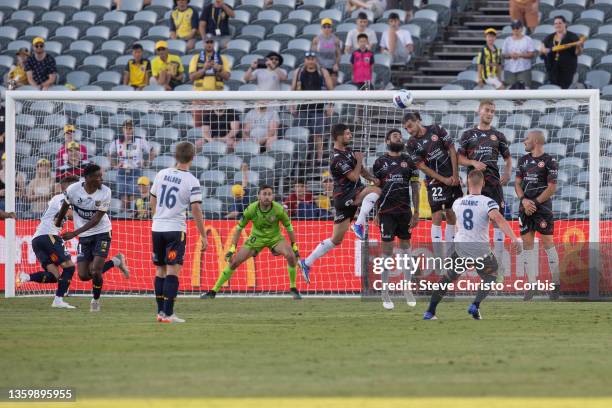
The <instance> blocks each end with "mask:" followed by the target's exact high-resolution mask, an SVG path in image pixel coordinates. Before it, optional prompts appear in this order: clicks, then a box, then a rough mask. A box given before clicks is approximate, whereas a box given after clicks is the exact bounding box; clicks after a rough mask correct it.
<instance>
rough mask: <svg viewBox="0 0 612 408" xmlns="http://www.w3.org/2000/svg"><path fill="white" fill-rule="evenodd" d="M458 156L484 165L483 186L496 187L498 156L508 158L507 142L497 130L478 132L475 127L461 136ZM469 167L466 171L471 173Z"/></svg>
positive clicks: (498, 180)
mask: <svg viewBox="0 0 612 408" xmlns="http://www.w3.org/2000/svg"><path fill="white" fill-rule="evenodd" d="M459 154H462V155H464V156H465V157H467V158H468V159H470V160H476V161H479V162H482V163H484V164H486V166H487V168H486V169H485V170H484V176H485V184H486V185H490V186H496V185H499V184H500V176H499V167H497V160H498V159H499V156H501V157H503V158H504V159H506V158H508V157H510V150H508V140H507V139H506V136H504V134H503V133H501V132H500V131H498V130H497V129H494V128H491V129H489V130H480V129H478V128H477V127H475V128H472V129H469V130H466V131H465V132H463V135H462V136H461V141H460V143H459ZM472 169H473V167H472V166H470V167H469V168H468V171H472Z"/></svg>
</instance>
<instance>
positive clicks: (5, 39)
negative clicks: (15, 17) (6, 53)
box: [0, 26, 19, 48]
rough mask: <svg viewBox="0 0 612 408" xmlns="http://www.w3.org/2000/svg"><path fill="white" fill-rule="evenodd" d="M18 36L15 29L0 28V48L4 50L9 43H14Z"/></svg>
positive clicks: (8, 27) (17, 31) (9, 27)
mask: <svg viewBox="0 0 612 408" xmlns="http://www.w3.org/2000/svg"><path fill="white" fill-rule="evenodd" d="M18 34H19V30H18V29H17V28H15V27H11V26H5V27H0V47H2V48H4V47H6V45H7V44H8V43H9V42H11V41H15V40H16V39H17V36H18Z"/></svg>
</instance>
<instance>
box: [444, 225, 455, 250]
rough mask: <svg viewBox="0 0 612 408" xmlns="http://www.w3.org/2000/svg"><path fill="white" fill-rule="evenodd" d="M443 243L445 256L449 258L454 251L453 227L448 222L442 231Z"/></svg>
mask: <svg viewBox="0 0 612 408" xmlns="http://www.w3.org/2000/svg"><path fill="white" fill-rule="evenodd" d="M444 242H446V256H451V255H452V254H453V252H454V251H455V244H454V242H455V226H454V225H452V224H449V223H448V222H447V223H446V228H445V229H444Z"/></svg>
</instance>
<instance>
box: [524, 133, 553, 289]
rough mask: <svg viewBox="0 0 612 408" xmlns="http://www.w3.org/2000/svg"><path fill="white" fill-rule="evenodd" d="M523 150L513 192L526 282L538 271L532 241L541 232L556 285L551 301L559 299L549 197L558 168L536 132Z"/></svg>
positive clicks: (540, 134) (531, 134) (530, 134)
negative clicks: (516, 199) (515, 198)
mask: <svg viewBox="0 0 612 408" xmlns="http://www.w3.org/2000/svg"><path fill="white" fill-rule="evenodd" d="M524 143H525V151H527V152H528V153H527V154H526V155H524V156H523V157H521V158H520V159H519V161H518V167H517V169H516V180H515V182H514V189H515V190H516V195H517V197H518V198H519V200H520V203H521V205H520V207H519V226H520V230H521V238H522V239H523V247H524V249H525V254H524V256H523V259H524V260H525V270H526V272H527V276H528V277H529V281H530V282H531V283H534V282H535V280H536V273H537V270H538V262H537V255H536V257H534V253H533V240H534V237H535V233H536V232H539V233H540V238H541V239H542V243H543V244H544V250H545V251H546V256H547V258H548V267H549V268H550V273H551V275H552V278H553V282H554V283H555V289H554V290H553V292H551V294H550V298H551V299H553V300H555V299H558V298H559V290H560V280H559V255H558V254H557V250H556V249H555V244H554V242H553V232H554V218H553V210H552V200H551V197H552V196H553V194H555V191H557V172H558V168H559V165H558V163H557V161H556V160H555V159H554V158H552V157H551V156H550V155H548V154H546V153H544V144H545V143H546V139H545V138H544V134H543V133H542V132H541V131H539V130H532V131H530V132H529V133H527V137H526V139H525V142H524ZM534 294H535V290H530V291H527V292H526V293H525V297H524V300H531V299H532V298H533V296H534Z"/></svg>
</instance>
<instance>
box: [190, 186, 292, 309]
mask: <svg viewBox="0 0 612 408" xmlns="http://www.w3.org/2000/svg"><path fill="white" fill-rule="evenodd" d="M249 222H252V223H253V228H252V229H251V235H249V237H248V238H247V240H246V242H245V243H244V245H242V247H241V248H240V250H239V251H238V252H237V253H236V245H237V244H238V239H240V232H241V231H242V230H243V229H245V228H246V226H247V224H248V223H249ZM279 223H281V224H283V226H284V227H285V230H286V231H287V235H289V239H290V240H291V244H289V243H288V242H287V240H286V239H285V237H284V236H283V234H282V233H281V230H280V226H279ZM264 248H269V249H270V251H271V252H272V254H273V255H282V256H283V257H285V259H286V260H287V271H288V272H289V288H290V289H289V290H290V292H291V295H292V296H293V298H294V299H296V300H299V299H301V298H302V296H301V295H300V292H299V291H298V289H297V287H296V284H295V280H296V279H295V278H296V267H297V258H299V257H300V254H299V252H298V246H297V243H296V242H295V233H294V232H293V225H292V224H291V220H290V219H289V215H287V211H285V208H284V207H283V206H282V205H281V204H279V203H277V202H276V201H274V190H273V189H272V187H271V186H268V185H262V186H261V187H260V188H259V192H258V193H257V201H255V202H254V203H251V204H250V205H249V206H248V207H247V209H246V210H244V213H243V214H242V218H241V219H240V221H239V222H238V228H236V231H234V235H232V245H231V247H230V250H229V252H228V253H227V254H226V255H225V259H226V260H227V262H228V264H227V266H226V267H225V269H223V271H222V272H221V275H220V276H219V279H218V280H217V283H215V286H214V287H213V288H212V289H211V290H209V291H208V292H206V293H204V294H203V295H202V296H201V298H202V299H214V298H215V296H216V295H217V292H218V291H219V289H221V286H223V284H224V283H225V282H227V281H228V280H229V278H231V277H232V274H233V273H234V271H235V270H236V269H237V268H238V267H239V266H240V265H241V264H242V263H243V262H245V261H246V260H247V259H249V258H251V257H254V256H256V255H257V254H258V253H260V252H261V251H262V250H263V249H264ZM234 254H235V255H234Z"/></svg>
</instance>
